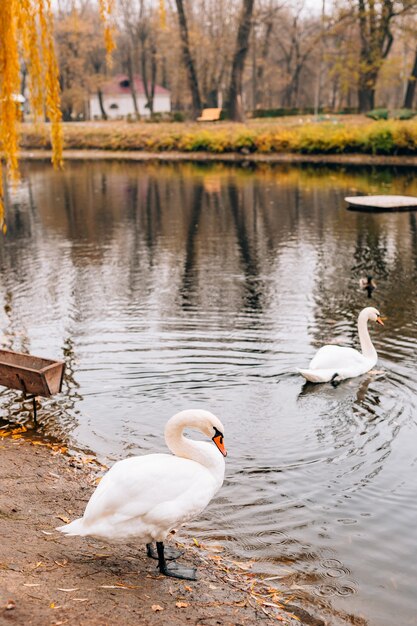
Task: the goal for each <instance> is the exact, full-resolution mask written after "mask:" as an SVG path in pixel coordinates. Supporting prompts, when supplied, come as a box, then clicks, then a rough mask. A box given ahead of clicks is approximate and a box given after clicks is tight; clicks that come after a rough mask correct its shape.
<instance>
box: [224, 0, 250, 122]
mask: <svg viewBox="0 0 417 626" xmlns="http://www.w3.org/2000/svg"><path fill="white" fill-rule="evenodd" d="M254 3H255V0H243V6H242V12H241V16H240V20H239V26H238V31H237V37H236V48H235V53H234V56H233V61H232V69H231V73H230V83H229V89H228V94H227V113H228V117H229V118H230V119H231V120H233V121H235V122H241V121H243V119H244V109H243V101H242V83H243V71H244V69H245V61H246V57H247V54H248V49H249V37H250V31H251V27H252V16H253V7H254Z"/></svg>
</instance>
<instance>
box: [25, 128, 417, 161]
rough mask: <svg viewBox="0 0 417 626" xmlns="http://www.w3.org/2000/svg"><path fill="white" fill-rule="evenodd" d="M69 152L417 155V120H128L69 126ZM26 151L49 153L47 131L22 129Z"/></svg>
mask: <svg viewBox="0 0 417 626" xmlns="http://www.w3.org/2000/svg"><path fill="white" fill-rule="evenodd" d="M64 141H65V148H67V149H72V150H82V149H93V150H110V151H111V150H141V151H147V152H166V151H177V152H199V151H204V152H211V153H214V154H224V153H228V152H229V153H230V152H238V153H243V154H249V153H259V154H273V153H298V154H347V153H348V154H352V153H356V154H358V153H359V154H380V155H402V154H404V155H405V154H408V155H413V154H417V122H416V121H396V120H387V121H375V122H370V123H364V124H352V123H349V124H348V123H345V124H343V123H335V122H321V123H311V122H310V123H306V124H304V123H303V124H298V125H294V126H284V125H282V126H281V125H278V124H277V123H269V124H267V123H265V125H259V126H251V125H245V124H232V123H229V122H220V123H218V124H213V125H204V126H203V125H198V124H168V123H162V124H147V123H136V124H128V123H123V122H116V123H113V122H107V123H105V122H100V123H69V124H64ZM21 146H22V148H23V149H31V150H33V149H45V148H46V149H49V148H50V140H49V137H48V134H47V133H46V132H45V128H42V127H38V128H37V127H35V126H32V125H29V124H23V125H22V141H21Z"/></svg>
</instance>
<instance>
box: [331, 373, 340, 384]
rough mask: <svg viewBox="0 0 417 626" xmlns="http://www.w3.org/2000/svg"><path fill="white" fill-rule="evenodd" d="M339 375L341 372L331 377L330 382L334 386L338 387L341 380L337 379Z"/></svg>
mask: <svg viewBox="0 0 417 626" xmlns="http://www.w3.org/2000/svg"><path fill="white" fill-rule="evenodd" d="M338 376H339V374H338V373H337V372H336V374H333V376H332V377H331V379H330V384H331V385H333V387H337V386H338V385H339V384H340V380H337V377H338Z"/></svg>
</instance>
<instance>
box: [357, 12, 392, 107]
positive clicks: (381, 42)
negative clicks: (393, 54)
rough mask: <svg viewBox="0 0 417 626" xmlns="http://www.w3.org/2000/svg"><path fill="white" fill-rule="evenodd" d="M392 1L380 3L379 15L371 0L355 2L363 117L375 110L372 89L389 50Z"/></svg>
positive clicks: (360, 100)
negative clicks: (364, 114)
mask: <svg viewBox="0 0 417 626" xmlns="http://www.w3.org/2000/svg"><path fill="white" fill-rule="evenodd" d="M395 15H396V14H395V12H394V7H393V3H392V0H382V2H381V7H380V14H378V13H377V10H376V5H375V2H374V0H369V2H368V7H367V6H366V0H358V17H359V32H360V38H361V48H360V64H359V81H358V102H359V111H360V112H361V113H364V112H366V111H370V110H371V109H373V108H374V107H375V89H376V83H377V80H378V75H379V70H380V69H381V66H382V62H383V60H384V59H385V58H386V57H387V56H388V53H389V51H390V50H391V46H392V43H393V41H394V37H393V35H392V33H391V30H390V26H391V20H392V19H393V17H394V16H395Z"/></svg>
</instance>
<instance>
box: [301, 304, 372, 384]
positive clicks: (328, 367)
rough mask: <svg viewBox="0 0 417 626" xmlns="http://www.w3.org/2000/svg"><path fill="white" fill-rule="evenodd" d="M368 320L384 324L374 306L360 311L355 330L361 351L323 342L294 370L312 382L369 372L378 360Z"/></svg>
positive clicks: (351, 376)
mask: <svg viewBox="0 0 417 626" xmlns="http://www.w3.org/2000/svg"><path fill="white" fill-rule="evenodd" d="M368 320H372V321H373V322H376V323H377V324H381V326H383V325H384V322H383V321H382V319H381V315H380V313H379V311H377V309H375V308H374V307H371V306H369V307H366V309H363V310H362V311H361V312H360V313H359V317H358V332H359V341H360V344H361V350H362V352H359V351H358V350H354V349H353V348H345V347H343V346H333V345H327V346H323V347H322V348H320V350H318V352H317V353H316V355H315V356H314V357H313V359H312V360H311V362H310V365H309V368H308V369H298V370H297V371H298V372H299V373H300V374H301V375H302V376H304V378H305V379H307V380H308V381H310V382H312V383H327V382H338V381H340V380H344V379H345V378H354V377H355V376H360V375H361V374H365V372H368V371H369V370H370V369H372V368H373V367H374V365H375V364H376V362H377V360H378V355H377V352H376V350H375V348H374V346H373V345H372V341H371V338H370V336H369V331H368Z"/></svg>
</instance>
